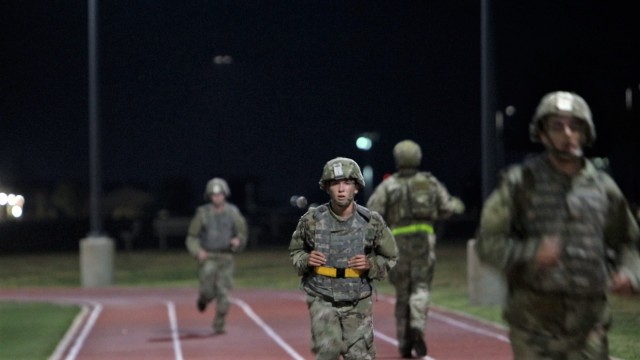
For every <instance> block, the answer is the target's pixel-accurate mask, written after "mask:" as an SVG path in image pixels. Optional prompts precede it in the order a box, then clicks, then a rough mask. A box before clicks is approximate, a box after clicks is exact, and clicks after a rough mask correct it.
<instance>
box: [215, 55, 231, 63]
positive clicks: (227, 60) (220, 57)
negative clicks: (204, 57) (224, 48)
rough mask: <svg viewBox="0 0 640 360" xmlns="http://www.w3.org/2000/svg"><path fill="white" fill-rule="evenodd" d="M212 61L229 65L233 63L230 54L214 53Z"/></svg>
mask: <svg viewBox="0 0 640 360" xmlns="http://www.w3.org/2000/svg"><path fill="white" fill-rule="evenodd" d="M213 63H214V64H216V65H231V64H233V56H231V55H216V56H214V57H213Z"/></svg>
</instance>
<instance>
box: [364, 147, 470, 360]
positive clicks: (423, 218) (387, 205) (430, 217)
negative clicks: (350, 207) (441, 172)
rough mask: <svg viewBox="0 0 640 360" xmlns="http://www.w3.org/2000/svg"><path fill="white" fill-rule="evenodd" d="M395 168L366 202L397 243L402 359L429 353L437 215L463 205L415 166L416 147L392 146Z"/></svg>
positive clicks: (417, 163)
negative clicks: (427, 339) (427, 332)
mask: <svg viewBox="0 0 640 360" xmlns="http://www.w3.org/2000/svg"><path fill="white" fill-rule="evenodd" d="M393 157H394V159H395V163H396V167H397V170H398V171H397V172H396V173H394V174H393V175H392V176H390V177H388V178H386V179H385V180H384V181H383V182H382V183H380V185H378V187H377V188H376V189H375V190H374V192H373V194H372V195H371V197H370V198H369V201H368V203H367V207H369V208H370V209H371V210H374V211H377V212H379V213H380V214H381V215H382V216H383V217H384V219H385V220H386V222H387V225H389V227H390V228H391V232H392V233H393V235H394V237H395V239H396V243H397V244H398V250H399V258H398V264H397V265H396V267H394V268H393V269H392V270H391V271H390V273H389V280H390V281H391V283H392V284H393V286H394V287H395V290H396V307H395V317H396V335H397V338H398V349H399V351H400V355H401V356H402V357H403V358H410V357H412V350H415V352H416V355H417V356H419V357H423V356H425V355H427V345H426V343H425V341H424V332H425V328H426V322H427V313H428V311H429V294H430V291H431V281H432V280H433V273H434V266H435V262H436V255H435V244H436V235H435V233H434V231H433V226H434V223H435V222H436V221H437V220H441V219H446V218H448V217H449V216H451V215H452V214H453V213H462V212H463V211H464V205H463V204H462V201H460V199H458V198H456V197H452V196H451V195H449V193H448V192H447V189H446V188H445V186H444V185H443V184H442V183H440V182H439V181H438V179H436V178H435V177H434V176H433V175H431V174H430V173H428V172H423V171H418V166H420V162H421V161H422V150H421V149H420V146H419V145H418V144H417V143H415V142H413V141H411V140H404V141H401V142H399V143H398V144H396V146H395V147H394V148H393Z"/></svg>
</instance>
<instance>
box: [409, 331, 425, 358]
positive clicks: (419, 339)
mask: <svg viewBox="0 0 640 360" xmlns="http://www.w3.org/2000/svg"><path fill="white" fill-rule="evenodd" d="M411 341H412V342H413V349H414V350H415V351H416V355H418V357H424V356H427V352H428V349H427V343H425V342H424V335H423V334H422V330H420V329H415V328H414V329H411Z"/></svg>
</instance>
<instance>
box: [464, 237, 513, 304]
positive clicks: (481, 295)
mask: <svg viewBox="0 0 640 360" xmlns="http://www.w3.org/2000/svg"><path fill="white" fill-rule="evenodd" d="M475 243H476V240H475V239H471V240H469V241H468V242H467V284H468V287H469V302H470V304H471V305H503V304H504V300H505V296H506V293H507V286H506V281H505V279H504V276H503V275H502V274H501V273H500V272H499V271H498V270H497V269H495V268H493V267H490V266H489V265H486V264H483V263H482V262H480V259H479V258H478V255H477V254H476V251H475Z"/></svg>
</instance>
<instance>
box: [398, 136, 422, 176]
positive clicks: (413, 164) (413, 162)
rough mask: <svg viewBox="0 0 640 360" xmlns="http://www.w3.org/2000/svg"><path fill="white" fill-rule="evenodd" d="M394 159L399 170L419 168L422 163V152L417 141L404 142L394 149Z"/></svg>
mask: <svg viewBox="0 0 640 360" xmlns="http://www.w3.org/2000/svg"><path fill="white" fill-rule="evenodd" d="M393 158H394V160H395V162H396V167H397V168H398V169H402V168H417V167H418V166H420V162H421V161H422V150H421V149H420V145H418V144H417V143H416V142H415V141H412V140H403V141H400V142H399V143H397V144H396V146H394V147H393Z"/></svg>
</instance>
